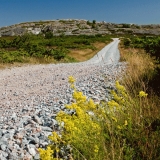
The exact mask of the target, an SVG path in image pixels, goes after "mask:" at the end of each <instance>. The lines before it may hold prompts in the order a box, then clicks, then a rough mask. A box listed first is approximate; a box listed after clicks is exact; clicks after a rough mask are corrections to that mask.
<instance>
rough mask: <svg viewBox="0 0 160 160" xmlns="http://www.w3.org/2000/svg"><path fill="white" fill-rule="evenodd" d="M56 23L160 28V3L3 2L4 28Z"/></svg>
mask: <svg viewBox="0 0 160 160" xmlns="http://www.w3.org/2000/svg"><path fill="white" fill-rule="evenodd" d="M55 19H86V20H91V21H92V20H96V21H106V22H113V23H135V24H160V0H0V27H2V26H8V25H12V24H16V23H21V22H26V21H27V22H28V21H39V20H55Z"/></svg>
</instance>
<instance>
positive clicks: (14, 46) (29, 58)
mask: <svg viewBox="0 0 160 160" xmlns="http://www.w3.org/2000/svg"><path fill="white" fill-rule="evenodd" d="M111 41H112V39H111V36H110V35H105V36H101V35H95V36H86V35H80V36H59V37H54V36H53V35H52V34H51V33H48V34H47V33H46V35H30V34H27V35H23V36H17V37H1V38H0V66H1V67H6V66H15V65H19V66H20V65H22V64H26V63H30V64H39V63H60V62H81V61H85V60H88V59H90V58H91V57H93V56H94V55H95V54H96V53H97V52H98V51H99V50H101V49H102V48H103V47H104V46H105V45H107V44H108V43H109V42H111Z"/></svg>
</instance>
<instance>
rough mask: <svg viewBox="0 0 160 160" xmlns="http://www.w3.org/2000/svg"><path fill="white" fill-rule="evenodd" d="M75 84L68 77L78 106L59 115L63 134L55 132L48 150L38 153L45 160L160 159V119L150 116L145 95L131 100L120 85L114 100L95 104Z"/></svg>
mask: <svg viewBox="0 0 160 160" xmlns="http://www.w3.org/2000/svg"><path fill="white" fill-rule="evenodd" d="M74 81H75V79H74V78H73V77H69V82H70V84H71V88H72V89H73V98H74V99H75V102H74V103H72V104H70V105H66V108H67V109H68V111H70V112H67V113H66V112H63V111H60V112H59V113H58V115H57V118H56V119H57V121H58V122H59V126H60V134H59V133H57V132H53V133H52V135H51V136H49V139H50V140H51V144H50V145H49V146H48V147H47V149H46V150H44V149H41V148H40V149H39V152H40V157H41V159H42V160H51V159H55V160H56V159H57V160H58V159H64V157H65V159H77V160H86V159H87V160H103V159H104V160H111V159H112V160H115V159H120V160H130V159H135V160H137V159H141V160H146V159H150V160H151V159H157V158H160V154H159V147H160V140H159V136H158V135H159V133H160V129H159V127H158V124H159V123H157V122H158V120H159V118H160V117H153V116H152V115H151V112H152V110H153V108H152V106H150V105H149V102H148V99H147V96H148V95H147V94H146V93H145V92H144V91H140V92H139V94H137V96H136V97H132V98H131V97H130V95H129V94H128V92H127V90H126V89H125V87H124V86H122V85H120V84H119V82H118V81H117V82H116V84H115V87H116V90H112V91H111V96H112V99H111V100H110V101H108V102H103V103H100V104H95V103H94V101H93V100H92V99H87V97H86V96H84V95H83V93H82V92H79V91H77V90H76V88H75V86H74ZM69 113H70V114H69ZM156 125H157V127H153V126H156ZM153 128H154V129H153ZM67 157H68V158H67Z"/></svg>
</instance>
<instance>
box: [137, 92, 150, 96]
mask: <svg viewBox="0 0 160 160" xmlns="http://www.w3.org/2000/svg"><path fill="white" fill-rule="evenodd" d="M147 95H148V94H147V93H145V92H144V91H140V92H139V97H147Z"/></svg>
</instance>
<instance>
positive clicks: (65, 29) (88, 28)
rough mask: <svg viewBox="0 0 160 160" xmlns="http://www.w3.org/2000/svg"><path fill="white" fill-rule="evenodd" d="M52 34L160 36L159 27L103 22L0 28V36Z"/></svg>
mask: <svg viewBox="0 0 160 160" xmlns="http://www.w3.org/2000/svg"><path fill="white" fill-rule="evenodd" d="M45 32H52V33H53V35H55V36H58V35H62V34H63V35H80V34H81V35H94V34H135V35H136V34H143V35H144V34H146V35H160V25H153V24H152V25H136V24H125V23H123V24H115V23H107V22H105V21H102V22H96V21H95V20H93V21H92V22H90V21H87V20H77V19H75V20H73V19H65V20H52V21H37V22H25V23H20V24H15V25H11V26H6V27H2V28H0V37H1V36H14V35H23V34H25V33H33V34H39V33H45Z"/></svg>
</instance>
